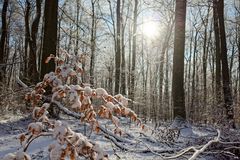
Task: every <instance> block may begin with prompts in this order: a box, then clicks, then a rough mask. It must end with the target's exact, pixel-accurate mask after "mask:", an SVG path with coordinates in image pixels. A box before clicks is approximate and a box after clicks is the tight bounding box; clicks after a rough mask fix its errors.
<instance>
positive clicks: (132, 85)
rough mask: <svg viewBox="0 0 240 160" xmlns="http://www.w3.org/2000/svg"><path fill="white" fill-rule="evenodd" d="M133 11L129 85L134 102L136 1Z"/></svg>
mask: <svg viewBox="0 0 240 160" xmlns="http://www.w3.org/2000/svg"><path fill="white" fill-rule="evenodd" d="M134 2H135V3H134V11H133V33H132V35H133V40H132V68H131V84H130V98H131V99H132V100H134V88H135V68H136V52H137V44H136V43H137V16H138V0H135V1H134Z"/></svg>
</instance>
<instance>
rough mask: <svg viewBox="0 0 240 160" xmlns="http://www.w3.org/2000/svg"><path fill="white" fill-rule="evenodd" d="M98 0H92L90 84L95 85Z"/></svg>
mask: <svg viewBox="0 0 240 160" xmlns="http://www.w3.org/2000/svg"><path fill="white" fill-rule="evenodd" d="M95 3H96V0H91V4H92V16H91V18H92V24H91V61H90V84H91V85H94V69H95V65H94V64H95V57H96V56H95V50H96V29H97V22H96V15H95Z"/></svg>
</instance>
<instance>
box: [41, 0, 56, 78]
mask: <svg viewBox="0 0 240 160" xmlns="http://www.w3.org/2000/svg"><path fill="white" fill-rule="evenodd" d="M57 18H58V0H50V1H49V0H46V1H45V9H44V37H43V49H42V62H41V78H42V77H43V76H44V75H45V74H46V73H48V72H50V71H54V68H55V64H54V62H50V63H48V64H45V60H46V58H47V57H48V56H49V55H50V54H53V55H56V47H57V24H58V23H57Z"/></svg>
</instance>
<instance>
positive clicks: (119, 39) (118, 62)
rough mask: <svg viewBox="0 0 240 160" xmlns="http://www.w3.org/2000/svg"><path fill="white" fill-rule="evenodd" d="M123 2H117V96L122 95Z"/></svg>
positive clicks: (119, 0) (118, 0)
mask: <svg viewBox="0 0 240 160" xmlns="http://www.w3.org/2000/svg"><path fill="white" fill-rule="evenodd" d="M120 8H121V0H117V8H116V13H117V26H116V28H117V34H116V36H117V37H116V40H117V41H116V55H115V94H117V93H120V82H121V80H120V78H121V76H120V75H121V33H120V32H121V10H120Z"/></svg>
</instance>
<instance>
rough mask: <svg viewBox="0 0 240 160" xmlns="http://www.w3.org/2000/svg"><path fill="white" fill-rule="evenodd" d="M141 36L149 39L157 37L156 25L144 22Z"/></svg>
mask: <svg viewBox="0 0 240 160" xmlns="http://www.w3.org/2000/svg"><path fill="white" fill-rule="evenodd" d="M143 34H144V35H145V36H146V37H147V38H149V39H154V38H156V37H157V36H158V35H159V30H158V25H157V23H154V22H145V23H144V24H143Z"/></svg>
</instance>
